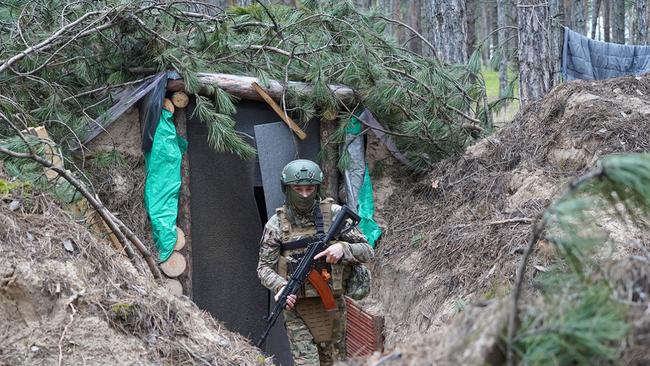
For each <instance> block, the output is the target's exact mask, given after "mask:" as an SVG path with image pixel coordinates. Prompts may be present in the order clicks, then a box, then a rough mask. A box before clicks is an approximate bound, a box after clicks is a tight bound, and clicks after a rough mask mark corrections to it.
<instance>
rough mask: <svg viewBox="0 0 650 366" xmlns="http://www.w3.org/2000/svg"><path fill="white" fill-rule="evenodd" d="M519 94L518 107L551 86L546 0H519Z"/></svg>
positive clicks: (551, 64)
mask: <svg viewBox="0 0 650 366" xmlns="http://www.w3.org/2000/svg"><path fill="white" fill-rule="evenodd" d="M517 4H518V6H517V8H518V15H519V93H520V102H521V106H522V108H523V107H525V106H526V105H527V104H528V103H530V102H532V101H535V100H538V99H540V98H542V97H543V96H544V95H545V94H546V93H547V92H548V91H549V90H551V88H552V87H553V83H554V81H553V77H554V74H553V71H554V70H553V58H554V57H555V55H556V53H553V50H552V36H553V34H552V28H551V14H550V9H549V4H548V2H547V1H546V0H519V1H518V3H517Z"/></svg>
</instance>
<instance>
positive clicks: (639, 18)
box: [634, 0, 648, 45]
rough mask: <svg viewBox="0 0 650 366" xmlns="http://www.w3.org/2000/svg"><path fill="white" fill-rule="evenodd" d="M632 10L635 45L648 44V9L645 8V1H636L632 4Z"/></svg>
mask: <svg viewBox="0 0 650 366" xmlns="http://www.w3.org/2000/svg"><path fill="white" fill-rule="evenodd" d="M634 10H635V12H636V28H637V31H636V34H635V37H634V38H635V40H636V44H643V45H645V44H648V9H647V7H646V0H636V1H635V2H634Z"/></svg>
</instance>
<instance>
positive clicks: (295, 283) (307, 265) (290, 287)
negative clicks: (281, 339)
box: [255, 206, 361, 347]
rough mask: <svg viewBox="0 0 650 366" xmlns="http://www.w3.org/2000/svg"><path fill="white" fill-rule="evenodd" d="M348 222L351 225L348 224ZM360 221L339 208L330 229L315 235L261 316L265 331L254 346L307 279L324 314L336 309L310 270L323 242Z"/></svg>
mask: <svg viewBox="0 0 650 366" xmlns="http://www.w3.org/2000/svg"><path fill="white" fill-rule="evenodd" d="M348 219H349V220H350V221H351V223H350V222H348ZM360 220H361V219H360V218H359V216H358V215H357V214H356V213H355V212H354V211H352V210H351V209H350V208H349V207H348V206H343V207H341V211H339V212H338V214H337V215H336V220H334V222H333V223H332V225H331V226H330V228H329V230H328V231H327V234H324V235H323V234H320V235H318V234H317V235H316V237H315V238H314V241H313V242H311V243H310V244H309V245H308V246H307V251H306V252H305V255H304V256H303V257H302V259H301V260H300V262H298V265H297V266H296V269H295V270H294V271H293V273H292V274H291V278H290V279H289V282H287V284H286V286H284V289H283V290H282V292H281V293H280V296H279V298H278V301H277V302H276V303H275V306H274V307H273V311H272V312H271V314H269V316H267V317H264V321H265V322H266V329H265V330H264V333H262V335H261V336H260V338H259V339H258V340H257V342H256V343H255V345H256V346H257V347H261V346H262V344H264V340H265V339H266V336H268V335H269V331H270V330H271V328H272V327H273V325H274V324H275V321H276V320H278V316H280V313H281V312H282V309H284V308H285V307H286V305H287V297H289V295H295V294H296V293H297V292H298V290H300V288H301V287H302V285H303V284H304V283H305V281H306V280H307V279H309V280H310V282H311V283H312V285H314V288H315V289H316V291H317V292H318V294H319V295H320V296H321V299H322V300H323V303H324V305H325V309H326V310H328V311H331V310H336V303H335V302H334V297H333V296H332V293H331V291H329V288H328V287H327V286H328V285H327V283H326V282H325V281H324V280H323V279H322V277H321V275H320V274H318V273H317V272H316V271H315V270H314V268H316V262H317V261H316V260H314V257H315V256H316V255H318V254H319V253H320V252H322V251H323V250H325V249H327V243H329V242H330V241H331V240H334V239H337V238H338V237H339V236H340V235H342V234H345V233H346V232H348V231H350V230H352V229H353V228H354V227H355V226H357V225H358V224H359V221H360ZM321 260H322V259H321Z"/></svg>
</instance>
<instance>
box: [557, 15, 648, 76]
mask: <svg viewBox="0 0 650 366" xmlns="http://www.w3.org/2000/svg"><path fill="white" fill-rule="evenodd" d="M645 72H650V46H633V45H624V44H617V43H608V42H600V41H594V40H593V39H590V38H587V37H585V36H583V35H582V34H580V33H576V32H574V31H572V30H570V29H569V28H566V27H565V28H564V45H563V49H562V75H563V76H564V79H565V80H567V81H569V80H576V79H579V80H602V79H609V78H615V77H619V76H626V75H638V74H642V73H645Z"/></svg>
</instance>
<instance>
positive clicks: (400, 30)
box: [393, 0, 405, 44]
mask: <svg viewBox="0 0 650 366" xmlns="http://www.w3.org/2000/svg"><path fill="white" fill-rule="evenodd" d="M393 19H395V20H398V21H400V22H403V20H404V19H403V17H402V2H401V0H393ZM404 31H405V29H404V27H402V26H401V25H397V24H396V25H395V27H393V32H394V34H395V39H396V40H397V42H399V44H404V42H405V38H404V35H405V33H404Z"/></svg>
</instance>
